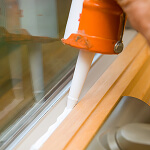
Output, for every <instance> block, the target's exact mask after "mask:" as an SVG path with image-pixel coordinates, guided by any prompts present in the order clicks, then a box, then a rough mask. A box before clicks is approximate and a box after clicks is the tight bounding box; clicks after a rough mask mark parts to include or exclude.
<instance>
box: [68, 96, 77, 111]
mask: <svg viewBox="0 0 150 150" xmlns="http://www.w3.org/2000/svg"><path fill="white" fill-rule="evenodd" d="M77 102H78V99H76V98H73V97H71V96H68V100H67V108H68V109H73V108H74V107H75V105H76V104H77Z"/></svg>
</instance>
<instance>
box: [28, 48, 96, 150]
mask: <svg viewBox="0 0 150 150" xmlns="http://www.w3.org/2000/svg"><path fill="white" fill-rule="evenodd" d="M94 55H95V53H92V52H88V51H84V50H80V52H79V56H78V60H77V64H76V68H75V72H74V76H73V80H72V83H71V88H70V92H69V96H68V101H67V107H66V108H65V110H64V112H63V113H62V114H61V115H60V116H59V117H58V118H57V121H56V122H55V123H54V124H53V125H51V126H50V127H49V129H48V131H47V132H46V133H45V134H44V135H43V136H42V137H41V138H40V139H39V140H38V141H37V142H36V143H35V144H34V145H32V147H31V148H30V150H39V149H40V148H41V146H42V145H43V144H44V143H45V141H46V140H47V139H48V138H49V137H50V136H51V135H52V133H53V132H54V131H55V130H56V129H57V127H58V126H59V125H60V124H61V122H62V121H63V120H64V119H65V118H66V117H67V116H68V114H69V113H70V112H71V110H72V109H73V108H74V106H75V105H76V103H77V101H78V98H79V96H80V93H81V90H82V88H83V85H84V82H85V80H86V77H87V74H88V72H89V69H90V67H91V63H92V60H93V57H94Z"/></svg>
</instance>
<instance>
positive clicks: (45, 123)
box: [15, 30, 136, 150]
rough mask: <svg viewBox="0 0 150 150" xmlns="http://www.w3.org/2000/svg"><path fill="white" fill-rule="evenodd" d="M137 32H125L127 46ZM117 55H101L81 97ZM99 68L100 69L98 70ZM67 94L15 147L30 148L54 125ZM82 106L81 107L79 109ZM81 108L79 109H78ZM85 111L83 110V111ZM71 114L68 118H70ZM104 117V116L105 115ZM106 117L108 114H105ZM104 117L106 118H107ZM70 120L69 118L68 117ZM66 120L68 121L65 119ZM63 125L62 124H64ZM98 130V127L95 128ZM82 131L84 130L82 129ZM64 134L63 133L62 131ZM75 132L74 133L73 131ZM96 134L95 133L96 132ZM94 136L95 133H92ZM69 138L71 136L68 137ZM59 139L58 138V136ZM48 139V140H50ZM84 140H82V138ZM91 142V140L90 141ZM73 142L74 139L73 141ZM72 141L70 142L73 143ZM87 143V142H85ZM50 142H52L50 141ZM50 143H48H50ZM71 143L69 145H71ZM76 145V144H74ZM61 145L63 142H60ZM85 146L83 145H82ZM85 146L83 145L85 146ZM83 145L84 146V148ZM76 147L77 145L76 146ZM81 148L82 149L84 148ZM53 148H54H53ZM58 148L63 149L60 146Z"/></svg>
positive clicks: (45, 145) (64, 103)
mask: <svg viewBox="0 0 150 150" xmlns="http://www.w3.org/2000/svg"><path fill="white" fill-rule="evenodd" d="M135 34H136V32H135V31H133V30H132V31H126V32H125V34H124V43H125V46H127V45H128V43H129V42H130V41H131V39H132V38H133V37H134V36H135ZM117 57H121V56H116V55H112V56H108V55H103V56H101V58H100V59H99V60H98V61H97V62H96V63H95V64H94V65H93V67H92V68H91V70H90V72H89V74H88V77H87V80H86V83H85V85H84V88H83V90H82V93H81V96H80V99H81V98H82V97H83V96H84V95H85V94H86V93H87V91H88V90H89V89H90V88H91V87H92V85H93V84H94V83H95V82H96V81H97V80H98V79H99V77H100V76H101V75H102V74H103V73H104V72H105V71H106V70H107V68H108V67H109V66H110V64H111V63H112V62H113V61H114V60H115V59H116V58H117ZM97 70H99V71H98V72H97ZM67 95H68V93H66V94H65V95H64V97H63V98H62V99H61V100H60V101H58V102H57V103H56V105H55V106H54V107H53V108H52V109H51V110H49V111H48V112H47V113H46V114H45V116H44V117H43V118H42V119H41V120H40V121H39V122H38V123H37V125H36V126H35V127H34V128H33V129H32V130H31V131H30V132H29V133H28V134H27V135H26V136H25V137H24V138H23V139H22V140H21V141H20V143H18V144H17V146H16V147H15V149H17V150H19V149H20V150H23V149H30V147H31V145H32V144H33V143H35V142H36V141H37V140H38V139H39V137H40V136H42V135H43V134H44V133H45V132H46V131H47V129H48V128H49V126H50V125H52V124H53V123H54V122H55V121H56V119H57V117H58V116H59V115H60V114H61V113H62V112H63V110H64V108H65V107H66V100H67ZM81 105H82V103H79V105H77V107H76V108H75V109H74V110H73V112H71V114H70V115H72V114H73V113H74V112H80V111H81ZM79 108H80V109H79ZM77 109H79V110H77ZM82 113H83V112H82ZM70 115H69V116H70ZM69 116H68V117H67V118H69ZM103 117H104V116H103ZM105 117H106V116H105ZM105 117H104V118H105ZM67 118H66V119H67ZM67 120H68V119H67ZM64 122H66V121H64ZM64 122H63V123H62V125H63V124H64ZM62 125H61V126H62ZM59 130H60V127H59V128H58V130H57V131H56V132H55V133H54V134H53V135H52V139H54V137H55V141H56V134H57V133H58V132H59ZM95 130H96V129H95ZM81 132H82V131H81ZM61 134H62V133H61ZM71 134H73V133H71ZM94 134H95V133H94ZM66 136H67V135H66ZM92 136H93V135H92ZM88 137H89V138H91V136H88ZM67 138H69V137H67ZM57 139H58V138H57ZM49 140H50V139H49ZM49 140H48V141H49ZM81 141H82V140H81ZM64 142H65V140H63V143H64ZM88 142H89V141H88ZM88 142H83V141H82V142H81V143H84V146H87V143H88ZM48 143H49V142H46V143H45V144H44V146H43V148H42V150H44V149H46V148H45V147H47V144H48ZM53 143H54V144H56V143H55V142H53ZM71 143H72V141H71ZM71 143H70V144H71ZM85 143H86V144H85ZM49 144H50V143H49ZM49 144H48V145H49ZM70 144H69V145H70ZM73 145H74V144H73ZM60 146H61V144H60ZM63 146H65V145H63ZM82 146H83V145H82ZM84 146H83V147H84ZM83 147H82V148H83ZM74 148H75V147H74ZM82 148H81V149H82ZM52 149H53V148H52ZM58 149H61V148H60V147H59V148H58Z"/></svg>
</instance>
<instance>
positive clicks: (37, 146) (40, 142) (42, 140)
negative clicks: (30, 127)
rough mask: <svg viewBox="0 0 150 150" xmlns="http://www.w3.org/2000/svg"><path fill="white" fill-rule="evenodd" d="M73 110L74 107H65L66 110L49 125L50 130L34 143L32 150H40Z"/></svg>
mask: <svg viewBox="0 0 150 150" xmlns="http://www.w3.org/2000/svg"><path fill="white" fill-rule="evenodd" d="M71 110H72V109H68V108H65V110H64V112H63V113H62V114H61V115H60V116H59V117H58V118H57V121H56V122H55V123H54V124H53V125H51V126H50V127H49V129H48V131H47V132H46V133H45V134H44V135H43V136H42V137H41V138H40V139H39V140H37V141H36V143H35V144H34V145H32V147H31V148H30V150H39V149H40V148H41V146H42V145H43V144H44V143H45V142H46V140H47V139H48V138H49V137H50V136H51V135H52V133H53V132H54V131H55V130H56V129H57V127H58V126H59V125H60V124H61V122H62V121H63V120H64V119H65V118H66V117H67V116H68V114H69V113H70V112H71Z"/></svg>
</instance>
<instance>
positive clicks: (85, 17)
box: [62, 0, 126, 109]
mask: <svg viewBox="0 0 150 150" xmlns="http://www.w3.org/2000/svg"><path fill="white" fill-rule="evenodd" d="M125 22H126V16H125V13H124V12H123V10H122V9H121V7H120V6H119V5H118V4H117V3H116V2H115V1H114V0H72V5H71V9H70V14H69V18H68V22H67V25H66V31H65V35H64V38H63V39H62V42H63V43H64V44H68V45H70V46H73V47H76V48H78V49H80V52H79V56H78V60H77V64H76V68H75V72H74V76H73V80H72V84H71V88H70V92H69V96H68V101H67V108H69V109H72V108H73V107H74V106H75V105H76V103H77V101H78V98H79V96H80V93H81V90H82V87H83V85H84V82H85V79H86V77H87V74H88V72H89V69H90V66H91V63H92V60H93V57H94V55H95V53H101V54H119V53H120V52H122V50H123V43H122V37H123V32H124V27H125Z"/></svg>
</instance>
